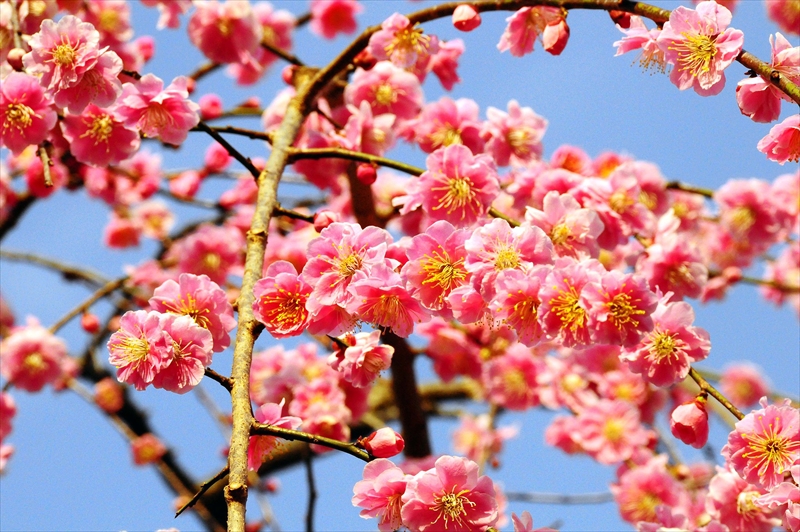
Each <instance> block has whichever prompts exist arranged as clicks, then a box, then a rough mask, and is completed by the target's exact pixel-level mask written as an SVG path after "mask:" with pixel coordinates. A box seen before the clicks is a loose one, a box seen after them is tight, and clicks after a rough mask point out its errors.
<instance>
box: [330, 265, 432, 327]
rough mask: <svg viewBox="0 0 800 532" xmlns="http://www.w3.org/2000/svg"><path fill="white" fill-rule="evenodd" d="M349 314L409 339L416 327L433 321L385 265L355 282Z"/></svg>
mask: <svg viewBox="0 0 800 532" xmlns="http://www.w3.org/2000/svg"><path fill="white" fill-rule="evenodd" d="M349 291H350V292H351V294H352V295H353V297H352V299H351V300H350V303H349V304H348V305H347V307H346V308H347V311H348V312H350V313H351V314H353V315H355V316H358V318H359V319H360V320H362V321H365V322H368V323H371V324H372V325H373V326H375V327H384V328H386V329H391V330H392V332H393V333H394V334H396V335H397V336H400V337H401V338H407V337H408V336H409V335H411V333H412V331H413V330H414V324H415V323H422V322H426V321H428V320H429V319H430V315H429V314H428V312H427V311H426V310H425V309H424V308H423V307H422V306H421V305H420V304H419V302H418V301H417V300H416V299H415V298H413V297H412V296H411V294H409V293H408V291H407V290H406V289H405V287H404V286H403V282H402V279H401V277H400V275H399V274H397V273H395V272H394V271H392V270H391V269H389V268H388V267H386V266H384V265H378V266H375V267H374V268H372V271H371V272H370V276H369V277H368V278H363V279H359V280H357V281H355V282H353V283H352V284H351V285H350V287H349Z"/></svg>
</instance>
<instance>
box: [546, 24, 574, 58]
mask: <svg viewBox="0 0 800 532" xmlns="http://www.w3.org/2000/svg"><path fill="white" fill-rule="evenodd" d="M568 40H569V26H567V20H566V19H564V18H560V19H558V20H554V21H553V22H551V23H550V24H548V25H547V26H546V27H545V28H544V31H543V32H542V44H543V45H544V49H545V50H546V51H547V52H549V53H551V54H552V55H559V54H561V52H563V51H564V48H566V47H567V41H568Z"/></svg>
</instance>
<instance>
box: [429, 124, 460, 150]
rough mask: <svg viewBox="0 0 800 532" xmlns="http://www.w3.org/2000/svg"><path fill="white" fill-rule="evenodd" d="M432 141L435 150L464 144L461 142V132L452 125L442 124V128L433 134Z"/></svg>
mask: <svg viewBox="0 0 800 532" xmlns="http://www.w3.org/2000/svg"><path fill="white" fill-rule="evenodd" d="M431 140H432V141H433V145H434V148H441V147H443V146H452V145H453V144H463V141H462V140H461V131H459V130H458V129H457V128H455V127H453V126H452V125H450V124H442V125H441V127H439V128H437V129H436V130H435V131H434V132H433V133H431Z"/></svg>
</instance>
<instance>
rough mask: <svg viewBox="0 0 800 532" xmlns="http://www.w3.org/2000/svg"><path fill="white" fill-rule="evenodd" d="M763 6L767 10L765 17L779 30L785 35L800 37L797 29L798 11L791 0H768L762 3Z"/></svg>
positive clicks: (799, 14) (799, 31)
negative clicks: (790, 34) (791, 34)
mask: <svg viewBox="0 0 800 532" xmlns="http://www.w3.org/2000/svg"><path fill="white" fill-rule="evenodd" d="M764 6H765V7H766V8H767V16H768V17H769V18H770V20H772V21H773V22H774V23H775V24H777V25H778V27H779V28H780V29H782V30H783V31H785V32H786V33H793V34H795V35H800V30H798V29H797V28H798V26H800V9H798V8H797V4H795V3H794V2H793V1H792V0H770V1H769V2H764Z"/></svg>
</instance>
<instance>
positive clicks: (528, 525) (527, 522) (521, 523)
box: [511, 511, 555, 532]
mask: <svg viewBox="0 0 800 532" xmlns="http://www.w3.org/2000/svg"><path fill="white" fill-rule="evenodd" d="M511 522H512V523H513V524H514V532H555V531H554V530H553V529H552V528H550V527H547V526H543V527H541V528H537V529H536V530H534V529H533V517H531V514H530V512H528V511H525V512H522V514H521V515H520V516H519V517H517V514H515V513H512V514H511Z"/></svg>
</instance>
